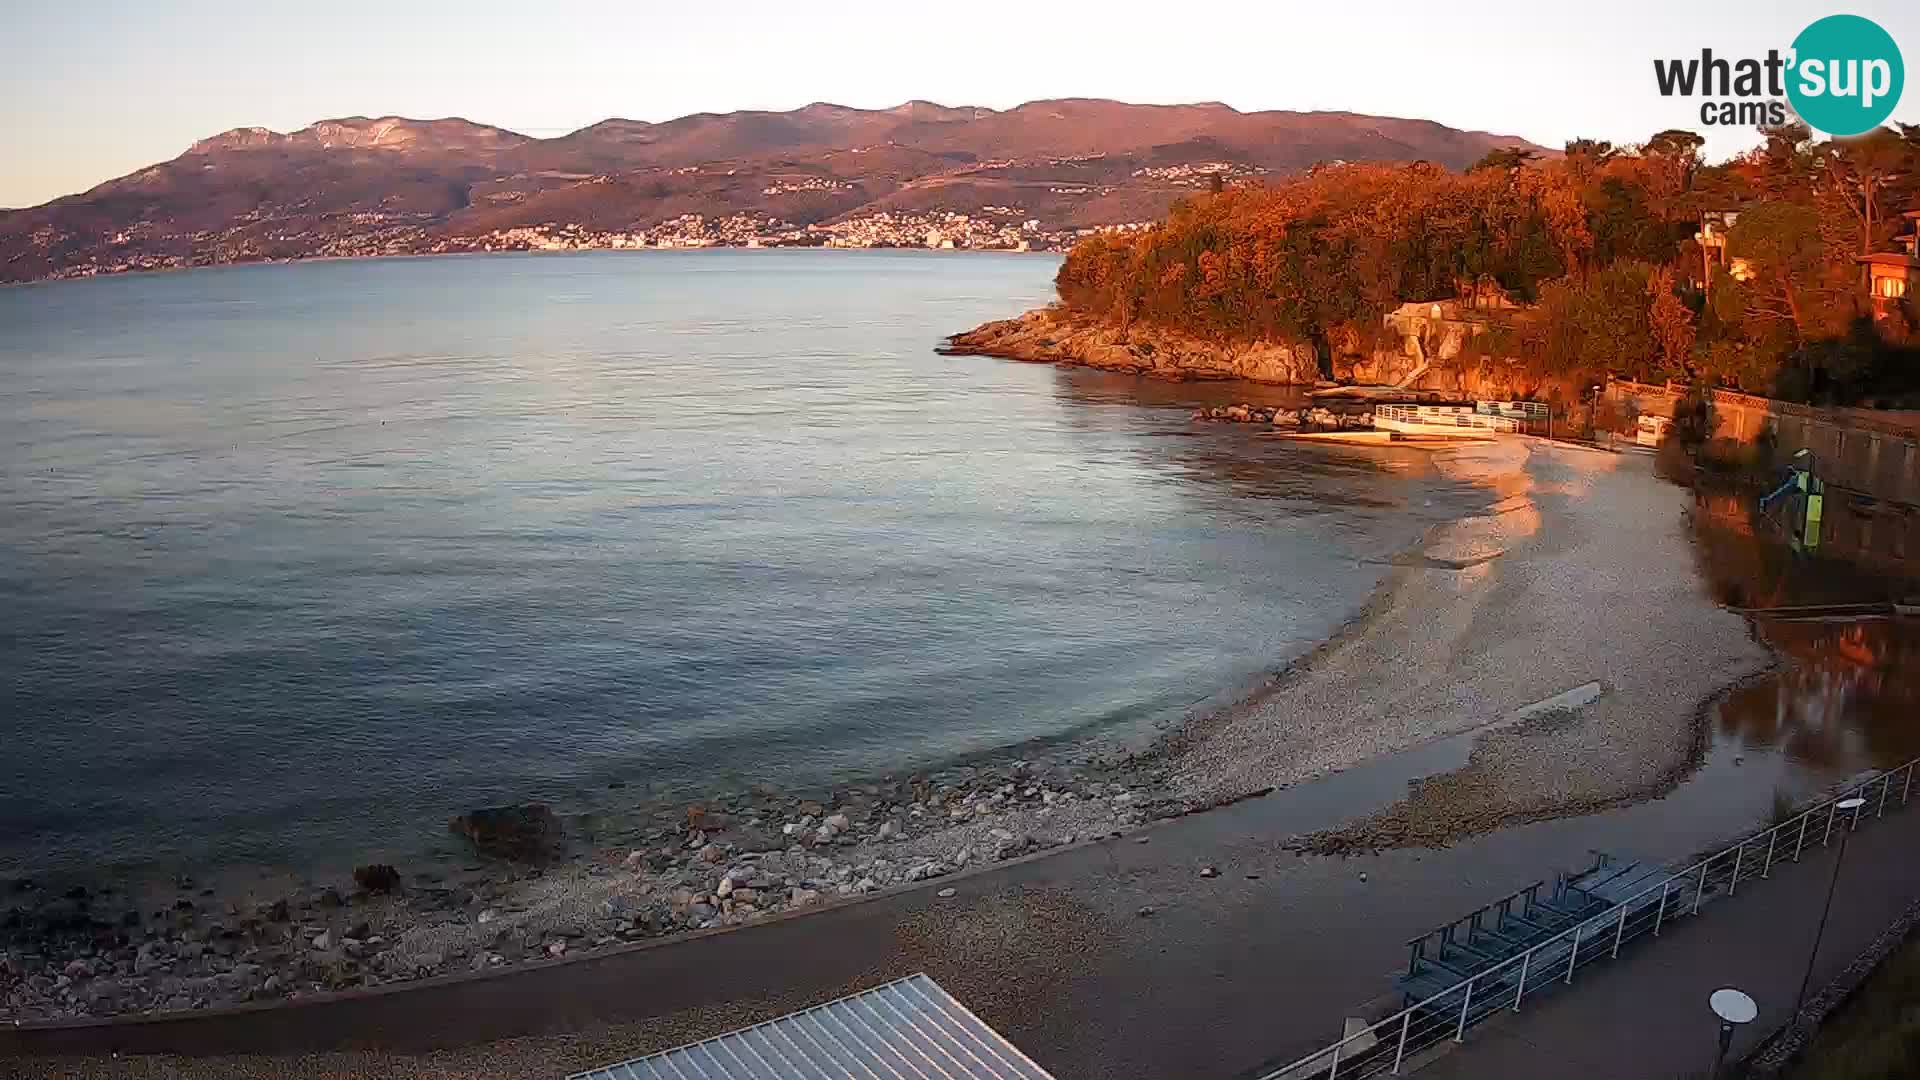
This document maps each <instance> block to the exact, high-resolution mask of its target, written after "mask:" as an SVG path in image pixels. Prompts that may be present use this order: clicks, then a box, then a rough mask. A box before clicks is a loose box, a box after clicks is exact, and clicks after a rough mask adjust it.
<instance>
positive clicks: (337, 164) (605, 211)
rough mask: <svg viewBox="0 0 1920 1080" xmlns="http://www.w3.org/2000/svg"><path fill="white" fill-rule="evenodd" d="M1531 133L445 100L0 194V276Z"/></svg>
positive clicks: (935, 232) (206, 145)
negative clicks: (542, 119)
mask: <svg viewBox="0 0 1920 1080" xmlns="http://www.w3.org/2000/svg"><path fill="white" fill-rule="evenodd" d="M1512 145H1530V144H1527V143H1525V141H1524V140H1521V139H1516V138H1512V137H1508V136H1498V135H1491V134H1487V133H1485V132H1467V131H1458V130H1455V129H1452V128H1448V127H1444V126H1442V125H1440V124H1435V123H1432V122H1429V121H1422V120H1401V119H1393V118H1387V117H1373V116H1359V115H1355V114H1351V113H1294V112H1257V113H1242V112H1238V111H1236V110H1234V109H1231V108H1229V107H1227V106H1225V105H1220V104H1199V105H1172V106H1163V105H1129V104H1125V103H1122V102H1115V101H1104V100H1093V99H1065V100H1057V101H1035V102H1029V103H1027V104H1025V105H1021V106H1018V107H1016V108H1012V109H1007V110H1005V111H995V110H992V109H981V108H966V107H960V108H949V107H946V106H942V105H936V104H933V103H931V102H925V101H912V102H907V103H906V104H904V105H900V106H897V107H895V108H891V109H877V110H868V109H852V108H847V107H844V106H839V105H829V104H824V103H816V104H812V105H808V106H805V107H803V108H799V109H795V110H792V111H790V112H735V113H725V114H714V113H700V114H695V115H692V116H684V117H681V118H679V119H676V120H670V121H666V122H664V123H648V122H644V121H637V120H625V119H618V118H615V119H609V120H603V121H601V122H600V123H597V124H594V125H592V126H590V127H585V128H582V129H580V130H578V131H575V132H572V133H570V134H566V135H562V136H559V137H557V138H551V139H534V138H529V137H527V136H524V135H520V134H518V133H515V132H512V131H507V130H505V129H502V128H497V127H490V126H487V125H484V124H477V123H473V122H470V121H467V120H462V119H442V120H409V119H404V118H400V117H391V116H389V117H381V118H377V119H370V118H367V117H348V118H345V119H339V120H326V121H321V122H319V123H316V124H314V125H312V126H311V127H307V128H303V129H301V130H299V131H295V132H291V133H284V134H283V133H280V132H275V131H269V130H267V129H265V128H236V129H234V130H231V131H226V132H222V133H220V134H218V135H214V136H211V137H209V138H206V139H202V140H201V141H199V142H197V143H195V144H194V145H193V146H191V147H190V148H188V150H187V152H186V153H184V154H182V155H180V156H179V157H177V158H174V159H173V160H171V161H165V162H161V163H159V164H156V165H152V166H149V167H147V168H145V169H141V170H139V171H137V172H134V173H131V174H129V175H127V176H123V177H120V178H118V179H116V180H110V181H107V182H106V183H104V184H101V185H99V186H98V187H95V188H93V189H92V190H90V191H86V192H83V193H80V194H77V195H71V196H68V197H66V198H62V199H56V200H54V201H52V202H50V203H47V204H45V205H43V206H38V207H33V208H30V209H25V210H14V211H4V212H0V281H28V280H33V279H37V278H43V277H71V276H85V275H90V274H96V273H110V272H114V271H120V270H136V269H153V268H161V267H171V266H190V265H205V264H210V263H221V262H238V261H251V260H261V259H291V258H303V257H311V256H319V255H331V256H338V255H370V254H392V253H418V252H434V251H470V250H499V249H515V248H554V247H634V246H661V245H685V246H700V245H706V244H724V243H765V244H835V245H840V246H873V245H886V244H914V245H918V244H923V243H935V244H939V243H942V242H946V243H952V244H954V246H958V247H1030V248H1047V247H1058V246H1062V245H1064V244H1065V243H1068V242H1070V240H1071V239H1072V237H1073V236H1074V235H1075V232H1076V230H1081V229H1087V228H1091V227H1094V226H1100V225H1114V224H1122V223H1126V222H1132V221H1144V220H1148V219H1151V218H1154V217H1157V216H1158V215H1159V214H1161V213H1162V212H1164V211H1165V210H1166V208H1167V207H1168V206H1169V205H1170V204H1171V203H1172V202H1173V201H1174V200H1175V199H1177V198H1179V197H1180V196H1181V195H1182V194H1186V193H1191V192H1193V191H1195V190H1200V189H1203V188H1205V187H1206V186H1207V184H1208V183H1209V182H1210V177H1211V176H1212V175H1213V174H1219V175H1220V176H1222V178H1223V179H1225V180H1227V181H1229V182H1246V181H1249V180H1256V179H1258V178H1261V177H1265V176H1273V175H1279V174H1285V173H1290V172H1297V171H1299V170H1302V169H1304V168H1306V167H1308V166H1310V165H1312V164H1313V163H1315V162H1319V161H1327V160H1334V159H1341V160H1347V161H1404V160H1417V159H1426V160H1430V161H1434V162H1436V163H1439V164H1442V165H1447V166H1450V167H1456V168H1457V167H1460V166H1464V165H1466V164H1468V163H1470V162H1472V161H1473V160H1475V159H1477V158H1479V157H1480V156H1481V155H1483V154H1485V153H1486V152H1487V151H1488V150H1489V149H1492V148H1494V147H1497V146H1512Z"/></svg>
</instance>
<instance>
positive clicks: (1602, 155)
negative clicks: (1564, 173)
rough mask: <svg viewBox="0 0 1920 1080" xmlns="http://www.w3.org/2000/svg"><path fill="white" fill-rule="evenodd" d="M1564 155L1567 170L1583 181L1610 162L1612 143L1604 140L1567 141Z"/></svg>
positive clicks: (1612, 152)
mask: <svg viewBox="0 0 1920 1080" xmlns="http://www.w3.org/2000/svg"><path fill="white" fill-rule="evenodd" d="M1566 154H1567V156H1566V163H1567V168H1568V170H1569V171H1571V172H1572V173H1573V175H1574V176H1576V177H1578V178H1579V179H1580V180H1582V181H1585V180H1586V179H1588V178H1589V177H1591V176H1592V175H1593V174H1594V173H1595V172H1597V171H1599V168H1600V166H1602V165H1605V164H1606V163H1607V162H1608V161H1610V160H1612V158H1613V155H1614V149H1613V143H1611V142H1609V141H1607V140H1606V139H1568V140H1567V144H1566Z"/></svg>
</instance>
